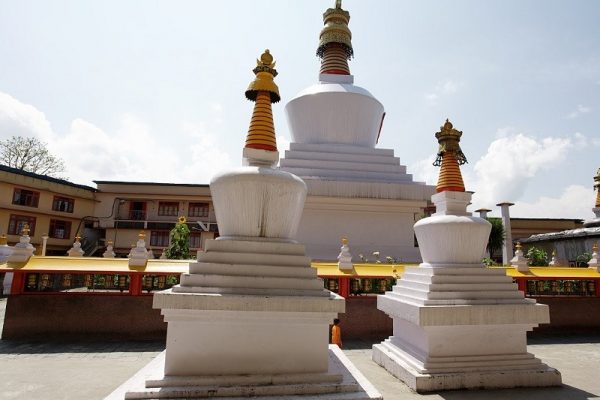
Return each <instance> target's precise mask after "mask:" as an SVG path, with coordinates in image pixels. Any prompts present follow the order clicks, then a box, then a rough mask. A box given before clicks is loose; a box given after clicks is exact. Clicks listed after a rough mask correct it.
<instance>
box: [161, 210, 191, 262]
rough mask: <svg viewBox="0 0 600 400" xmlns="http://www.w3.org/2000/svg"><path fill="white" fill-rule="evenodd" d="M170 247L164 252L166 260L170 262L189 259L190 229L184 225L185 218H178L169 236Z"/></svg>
mask: <svg viewBox="0 0 600 400" xmlns="http://www.w3.org/2000/svg"><path fill="white" fill-rule="evenodd" d="M169 235H170V237H171V245H170V246H169V248H168V249H167V251H166V254H167V258H168V259H170V260H189V259H190V228H188V226H187V224H186V220H185V217H179V220H178V221H177V224H175V227H174V228H173V229H171V233H170V234H169Z"/></svg>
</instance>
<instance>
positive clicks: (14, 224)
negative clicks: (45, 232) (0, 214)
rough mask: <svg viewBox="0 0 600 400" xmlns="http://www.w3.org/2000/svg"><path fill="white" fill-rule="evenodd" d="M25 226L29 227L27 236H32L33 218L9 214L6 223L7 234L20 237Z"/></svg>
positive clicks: (33, 228) (33, 230)
mask: <svg viewBox="0 0 600 400" xmlns="http://www.w3.org/2000/svg"><path fill="white" fill-rule="evenodd" d="M25 224H28V225H29V236H33V235H34V233H35V217H28V216H26V215H14V214H11V215H10V220H9V222H8V234H9V235H20V234H21V232H22V231H23V228H24V227H25Z"/></svg>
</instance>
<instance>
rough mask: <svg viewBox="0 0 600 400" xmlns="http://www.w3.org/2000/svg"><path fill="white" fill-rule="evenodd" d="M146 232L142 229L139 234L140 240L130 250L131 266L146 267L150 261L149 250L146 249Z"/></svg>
mask: <svg viewBox="0 0 600 400" xmlns="http://www.w3.org/2000/svg"><path fill="white" fill-rule="evenodd" d="M145 239H146V234H145V233H144V231H141V232H140V233H139V234H138V241H137V243H136V245H135V246H134V247H132V248H131V251H130V252H129V254H128V256H127V257H129V266H130V267H144V266H146V264H147V263H148V250H146V240H145Z"/></svg>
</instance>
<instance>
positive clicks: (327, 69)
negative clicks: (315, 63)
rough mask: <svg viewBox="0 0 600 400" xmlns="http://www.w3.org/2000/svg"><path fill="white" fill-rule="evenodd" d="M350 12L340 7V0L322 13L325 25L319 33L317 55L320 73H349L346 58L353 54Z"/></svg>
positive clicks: (348, 58)
mask: <svg viewBox="0 0 600 400" xmlns="http://www.w3.org/2000/svg"><path fill="white" fill-rule="evenodd" d="M349 22H350V13H349V12H348V11H346V10H344V9H342V1H341V0H336V2H335V7H334V8H329V9H327V11H325V13H323V23H324V24H325V26H324V27H323V29H322V30H321V33H320V35H319V47H317V56H318V57H319V58H321V73H322V74H341V75H350V68H349V67H348V60H350V59H351V58H352V57H353V56H354V50H353V49H352V32H350V29H349V28H348V23H349Z"/></svg>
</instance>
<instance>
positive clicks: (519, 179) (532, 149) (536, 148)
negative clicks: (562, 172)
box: [465, 134, 573, 207]
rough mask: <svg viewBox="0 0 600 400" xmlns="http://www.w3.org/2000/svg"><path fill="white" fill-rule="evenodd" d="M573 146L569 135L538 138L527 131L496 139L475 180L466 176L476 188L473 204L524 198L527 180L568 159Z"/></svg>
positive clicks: (476, 166)
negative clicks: (567, 156)
mask: <svg viewBox="0 0 600 400" xmlns="http://www.w3.org/2000/svg"><path fill="white" fill-rule="evenodd" d="M572 146H573V145H572V142H571V140H570V139H568V138H566V139H565V138H552V137H547V138H543V139H541V140H536V139H534V138H532V137H529V136H525V135H523V134H517V135H512V136H507V137H504V138H499V139H496V140H494V141H493V142H492V143H491V144H490V146H489V147H488V150H487V153H486V154H485V155H484V156H483V157H481V158H480V159H479V160H478V161H477V162H476V163H475V165H474V167H473V170H474V172H475V176H474V181H471V182H469V181H468V180H467V179H465V181H467V182H465V183H466V184H467V187H471V188H475V191H476V193H475V195H474V197H473V203H474V204H481V206H488V207H489V204H496V203H498V202H499V201H504V200H510V201H513V202H514V201H516V200H518V199H520V198H521V196H522V195H523V193H524V190H525V187H526V185H527V183H528V182H530V181H531V180H532V179H533V178H534V177H535V175H536V174H537V173H538V172H539V171H540V170H543V169H549V168H552V167H554V166H555V165H557V164H558V163H559V162H561V161H562V160H564V158H565V157H566V154H567V151H568V150H569V149H570V148H571V147H572Z"/></svg>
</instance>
